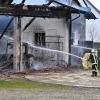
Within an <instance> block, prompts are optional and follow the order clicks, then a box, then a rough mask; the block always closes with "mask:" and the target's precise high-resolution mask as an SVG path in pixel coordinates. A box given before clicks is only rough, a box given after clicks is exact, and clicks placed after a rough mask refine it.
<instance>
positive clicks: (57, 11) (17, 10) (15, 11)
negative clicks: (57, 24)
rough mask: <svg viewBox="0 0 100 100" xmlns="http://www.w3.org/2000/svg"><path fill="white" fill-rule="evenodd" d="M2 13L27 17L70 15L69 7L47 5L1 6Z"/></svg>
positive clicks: (0, 13) (0, 11)
mask: <svg viewBox="0 0 100 100" xmlns="http://www.w3.org/2000/svg"><path fill="white" fill-rule="evenodd" d="M0 15H9V16H26V17H43V18H44V17H47V18H57V17H58V18H61V17H62V18H63V17H68V9H64V8H63V7H47V6H36V5H34V6H19V5H15V6H7V7H6V6H2V7H0Z"/></svg>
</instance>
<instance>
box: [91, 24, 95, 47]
mask: <svg viewBox="0 0 100 100" xmlns="http://www.w3.org/2000/svg"><path fill="white" fill-rule="evenodd" d="M90 35H91V36H90V37H91V41H92V47H93V46H94V39H95V38H96V29H95V26H94V25H93V26H91V27H90Z"/></svg>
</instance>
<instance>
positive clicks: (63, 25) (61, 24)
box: [22, 18, 69, 61]
mask: <svg viewBox="0 0 100 100" xmlns="http://www.w3.org/2000/svg"><path fill="white" fill-rule="evenodd" d="M30 19H31V18H23V19H22V26H23V27H24V26H25V25H26V23H28V21H29V20H30ZM22 29H23V28H22ZM36 32H45V33H46V35H47V36H55V35H60V36H62V37H64V38H63V41H62V42H63V43H64V46H63V51H65V52H68V50H69V46H68V45H69V39H68V37H69V36H68V23H67V22H66V20H65V19H57V18H50V19H48V18H45V19H43V18H36V19H35V21H34V22H33V23H32V24H31V25H30V26H29V27H28V28H27V30H26V31H25V32H23V39H24V41H30V42H32V43H33V41H34V33H36ZM51 41H52V40H51ZM55 42H56V41H55ZM65 60H66V61H68V56H67V57H66V56H65Z"/></svg>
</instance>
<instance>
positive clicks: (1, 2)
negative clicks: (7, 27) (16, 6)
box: [0, 0, 13, 5]
mask: <svg viewBox="0 0 100 100" xmlns="http://www.w3.org/2000/svg"><path fill="white" fill-rule="evenodd" d="M12 2H13V0H0V5H9V4H11V3H12Z"/></svg>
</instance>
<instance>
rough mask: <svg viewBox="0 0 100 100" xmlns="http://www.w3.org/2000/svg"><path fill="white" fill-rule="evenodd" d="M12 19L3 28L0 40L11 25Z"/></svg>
mask: <svg viewBox="0 0 100 100" xmlns="http://www.w3.org/2000/svg"><path fill="white" fill-rule="evenodd" d="M13 19H14V18H11V20H10V21H9V22H8V24H7V26H6V27H5V29H4V30H3V32H2V33H1V35H0V39H1V38H2V37H3V35H4V34H5V32H6V31H7V29H8V27H9V26H10V24H11V23H12V21H13Z"/></svg>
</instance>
